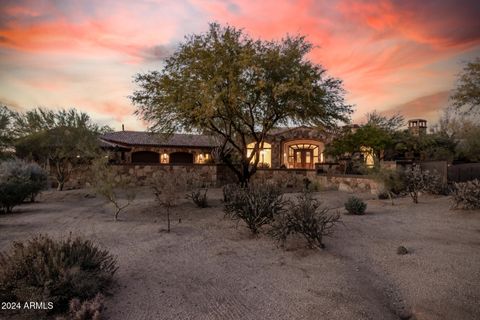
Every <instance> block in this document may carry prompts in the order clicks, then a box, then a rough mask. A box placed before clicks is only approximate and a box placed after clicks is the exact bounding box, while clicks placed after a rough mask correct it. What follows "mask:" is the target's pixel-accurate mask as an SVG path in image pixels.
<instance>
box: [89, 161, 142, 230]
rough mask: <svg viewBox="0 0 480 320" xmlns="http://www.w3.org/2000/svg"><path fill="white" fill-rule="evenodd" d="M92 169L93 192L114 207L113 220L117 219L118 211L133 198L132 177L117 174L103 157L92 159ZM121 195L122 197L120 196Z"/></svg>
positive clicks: (130, 202) (134, 193)
mask: <svg viewBox="0 0 480 320" xmlns="http://www.w3.org/2000/svg"><path fill="white" fill-rule="evenodd" d="M92 171H93V172H95V174H94V175H93V181H92V185H93V187H94V189H95V192H96V193H98V194H100V195H101V196H103V197H104V198H105V199H106V200H107V201H108V202H110V203H111V204H112V205H113V206H114V207H115V213H114V220H115V221H117V220H118V215H119V214H120V211H122V210H123V209H125V208H126V207H128V206H129V205H130V204H132V202H133V201H134V200H135V197H136V192H135V187H134V186H133V181H132V177H129V176H126V175H119V174H118V172H116V170H114V168H113V167H112V166H111V165H109V164H108V162H107V159H106V158H105V157H103V158H99V159H96V160H95V161H93V163H92ZM122 195H123V196H124V197H121V196H122Z"/></svg>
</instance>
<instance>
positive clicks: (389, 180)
mask: <svg viewBox="0 0 480 320" xmlns="http://www.w3.org/2000/svg"><path fill="white" fill-rule="evenodd" d="M369 174H370V175H371V176H372V177H373V178H374V179H375V180H376V181H378V182H380V183H381V184H383V188H384V190H383V192H382V193H381V194H379V199H382V198H388V199H390V201H391V203H392V206H393V205H394V202H393V198H394V197H395V196H397V195H400V194H402V193H405V192H406V180H405V174H404V172H402V171H400V170H392V169H386V168H380V167H379V168H374V169H373V170H371V171H370V172H369Z"/></svg>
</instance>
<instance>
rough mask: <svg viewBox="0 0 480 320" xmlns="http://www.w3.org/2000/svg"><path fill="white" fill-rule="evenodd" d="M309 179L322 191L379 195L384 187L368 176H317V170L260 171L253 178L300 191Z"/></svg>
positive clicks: (253, 179)
mask: <svg viewBox="0 0 480 320" xmlns="http://www.w3.org/2000/svg"><path fill="white" fill-rule="evenodd" d="M306 178H308V180H310V182H311V183H312V185H313V186H314V187H316V188H317V189H320V190H325V189H336V190H340V191H346V192H370V193H372V194H379V193H380V192H381V191H382V186H381V185H380V184H379V183H378V182H377V181H375V180H373V179H371V178H369V177H367V176H357V175H331V174H317V172H316V171H315V170H305V169H297V170H293V169H259V170H258V171H257V173H255V175H254V176H253V178H252V181H253V182H260V181H272V180H273V181H275V182H277V183H279V184H280V185H281V186H282V187H283V188H286V189H300V188H302V187H303V186H304V185H305V179H306Z"/></svg>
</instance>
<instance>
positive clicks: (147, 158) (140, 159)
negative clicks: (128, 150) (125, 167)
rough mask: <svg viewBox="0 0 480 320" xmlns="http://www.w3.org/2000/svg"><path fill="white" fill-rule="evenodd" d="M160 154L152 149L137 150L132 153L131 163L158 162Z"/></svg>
mask: <svg viewBox="0 0 480 320" xmlns="http://www.w3.org/2000/svg"><path fill="white" fill-rule="evenodd" d="M159 162H160V155H159V154H158V153H156V152H153V151H137V152H133V153H132V163H159Z"/></svg>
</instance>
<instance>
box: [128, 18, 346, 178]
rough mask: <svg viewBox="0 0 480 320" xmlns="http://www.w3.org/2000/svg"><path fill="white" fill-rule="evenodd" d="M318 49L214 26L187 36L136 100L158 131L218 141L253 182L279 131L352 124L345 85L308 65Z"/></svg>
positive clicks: (226, 157) (139, 79)
mask: <svg viewBox="0 0 480 320" xmlns="http://www.w3.org/2000/svg"><path fill="white" fill-rule="evenodd" d="M312 48H313V46H312V44H311V43H309V42H307V41H306V40H305V38H304V37H301V36H296V37H286V38H285V39H282V40H281V41H262V40H254V39H252V38H250V37H249V36H247V35H246V34H245V33H244V32H243V31H242V30H239V29H236V28H234V27H230V26H228V27H222V26H220V25H218V24H211V25H210V29H209V31H208V32H207V33H204V34H194V35H191V36H188V37H186V39H185V41H184V42H183V43H182V44H180V46H179V48H178V49H177V50H176V51H175V52H174V53H173V54H172V55H171V56H170V57H169V58H168V59H167V60H166V62H165V66H164V68H163V69H162V70H161V71H153V72H148V73H145V74H138V75H137V76H136V78H135V82H136V83H137V85H138V86H139V89H138V90H137V91H135V92H134V93H133V95H132V96H131V100H132V102H133V103H134V105H135V106H136V107H137V109H136V114H137V115H139V116H141V117H142V118H143V119H144V120H147V121H148V122H149V123H150V125H151V127H150V129H151V130H152V131H154V132H160V133H172V132H175V131H181V130H183V131H197V132H203V133H209V134H213V135H215V136H217V137H218V138H219V145H220V154H221V156H222V158H223V161H224V162H225V163H226V164H227V165H228V166H229V167H230V168H231V169H232V170H233V171H234V172H235V173H236V175H237V176H238V178H239V180H240V181H241V182H242V183H248V180H249V178H250V177H251V176H252V175H253V174H254V173H255V171H256V168H257V164H258V162H259V158H260V157H259V151H260V148H261V147H262V144H263V143H264V140H265V137H266V135H267V133H268V132H269V131H270V130H271V129H272V128H274V127H276V126H281V125H299V124H303V125H311V126H321V127H334V126H336V124H337V122H338V121H344V122H345V121H347V120H348V116H349V114H350V113H351V111H352V110H351V107H350V106H348V105H346V104H345V103H344V99H343V95H344V90H343V88H342V83H341V81H340V80H338V79H334V78H331V77H329V76H327V75H326V70H325V69H324V68H323V67H322V66H320V65H318V64H315V63H313V62H312V61H310V60H308V59H307V57H306V56H307V54H308V53H309V52H310V51H311V50H312ZM251 142H254V144H255V145H254V148H253V151H252V152H251V153H249V154H248V155H247V145H248V144H249V143H251ZM232 152H233V153H235V156H232V154H231V153H232ZM233 159H238V160H237V161H234V160H233Z"/></svg>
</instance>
